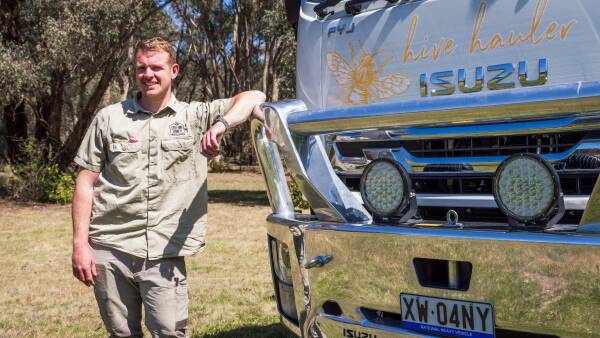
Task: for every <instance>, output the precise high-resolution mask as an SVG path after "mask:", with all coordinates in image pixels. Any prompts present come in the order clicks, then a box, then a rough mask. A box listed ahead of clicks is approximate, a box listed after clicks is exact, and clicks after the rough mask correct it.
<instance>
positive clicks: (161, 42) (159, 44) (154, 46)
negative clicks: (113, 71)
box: [135, 36, 175, 64]
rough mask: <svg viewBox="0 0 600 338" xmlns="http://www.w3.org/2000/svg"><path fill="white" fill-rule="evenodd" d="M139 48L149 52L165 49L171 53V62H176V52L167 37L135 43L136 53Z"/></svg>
mask: <svg viewBox="0 0 600 338" xmlns="http://www.w3.org/2000/svg"><path fill="white" fill-rule="evenodd" d="M139 50H143V51H147V52H157V51H163V52H165V53H167V54H169V63H170V64H174V63H175V52H174V51H173V46H171V43H170V42H169V41H168V40H167V39H165V38H162V37H160V36H156V37H153V38H150V39H146V40H142V41H140V42H138V43H137V45H135V53H136V54H137V52H138V51H139Z"/></svg>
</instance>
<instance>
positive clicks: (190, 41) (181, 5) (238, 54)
mask: <svg viewBox="0 0 600 338" xmlns="http://www.w3.org/2000/svg"><path fill="white" fill-rule="evenodd" d="M173 16H174V18H175V21H176V23H177V26H178V27H177V30H178V33H177V36H176V37H175V38H176V40H177V54H178V55H177V58H178V62H179V63H180V65H181V69H182V73H181V75H182V76H181V77H180V78H179V79H178V80H177V82H176V83H175V88H176V91H177V96H178V97H180V98H183V99H185V100H190V99H199V100H212V99H215V98H219V97H230V96H232V95H234V94H235V93H237V92H239V91H243V90H248V89H261V90H262V91H264V92H265V93H266V94H267V97H268V99H269V100H272V101H276V100H279V99H280V98H285V97H288V98H289V97H293V96H294V92H293V88H294V82H295V76H294V70H295V66H294V64H295V61H294V60H295V41H294V40H295V38H294V30H293V28H292V27H291V26H290V25H289V24H288V23H287V21H286V18H285V12H284V7H283V1H281V0H265V1H260V0H204V1H194V0H176V1H174V2H173ZM248 140H249V127H248V125H244V126H242V127H241V128H236V129H235V130H234V131H233V132H232V133H231V134H229V135H228V136H227V137H226V138H225V155H226V156H227V157H229V158H231V157H237V158H238V160H240V161H242V162H252V161H253V157H252V155H253V154H254V152H253V151H252V149H251V146H250V144H249V142H248Z"/></svg>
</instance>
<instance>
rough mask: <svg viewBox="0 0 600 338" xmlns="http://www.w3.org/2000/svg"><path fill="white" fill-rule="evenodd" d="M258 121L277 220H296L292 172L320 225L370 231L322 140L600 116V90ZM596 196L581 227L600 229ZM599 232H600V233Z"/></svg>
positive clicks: (273, 110) (279, 110) (257, 141)
mask: <svg viewBox="0 0 600 338" xmlns="http://www.w3.org/2000/svg"><path fill="white" fill-rule="evenodd" d="M262 110H263V113H262V116H255V117H254V119H253V121H252V136H253V140H254V146H255V149H256V152H257V154H258V157H259V161H260V165H261V168H262V169H263V175H264V177H265V181H266V182H267V190H268V195H269V200H270V203H271V207H272V208H273V213H274V214H276V215H279V216H284V215H288V216H291V215H293V204H292V202H291V198H290V197H289V190H288V187H287V184H286V180H285V175H284V172H285V169H284V166H283V163H285V164H286V167H287V170H288V171H289V173H290V175H291V176H292V177H294V179H295V180H296V182H297V183H298V185H299V188H300V190H301V191H302V193H303V194H304V196H305V197H306V198H307V200H308V202H309V204H310V206H311V208H312V210H313V211H314V212H315V214H316V217H317V218H318V219H319V220H320V221H325V222H335V223H340V222H343V223H355V224H369V223H371V222H372V217H371V215H370V214H369V213H368V212H367V210H366V209H365V208H364V207H363V206H362V201H361V200H360V199H358V198H357V197H356V196H354V195H353V193H352V192H350V191H349V190H348V188H347V187H346V186H345V185H344V184H343V183H342V182H341V181H340V180H339V179H338V177H337V175H336V174H335V172H334V170H333V169H332V166H331V163H330V160H329V158H328V156H327V153H326V151H325V147H324V142H323V139H322V138H321V135H323V134H327V133H334V132H348V131H362V130H373V129H381V130H382V129H387V128H398V127H407V126H429V127H435V126H439V125H449V124H451V125H472V124H482V123H499V122H502V121H509V120H510V121H515V120H520V121H528V120H539V119H548V118H558V117H564V116H590V115H594V114H598V112H599V111H600V82H597V81H595V82H577V83H572V84H561V85H554V86H545V87H531V88H519V89H518V90H504V91H491V92H480V93H476V94H472V95H456V96H448V97H433V98H423V99H422V100H410V101H405V102H386V103H378V104H372V105H368V106H358V107H348V108H336V109H325V110H319V111H309V110H307V108H306V106H305V105H304V103H303V102H302V101H300V100H291V101H282V102H279V103H267V104H263V106H262ZM597 190H599V188H598V184H596V188H595V189H594V193H593V194H592V195H591V196H590V198H589V201H588V205H587V208H586V211H585V213H584V216H583V217H582V220H581V223H580V224H581V225H586V226H585V227H580V228H581V229H580V230H582V231H583V229H587V230H585V231H595V230H590V229H596V224H599V225H598V227H599V228H600V212H595V211H593V210H600V193H595V192H596V191H597ZM599 231H600V230H599Z"/></svg>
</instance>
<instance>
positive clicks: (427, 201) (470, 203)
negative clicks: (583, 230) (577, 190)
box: [353, 191, 590, 210]
mask: <svg viewBox="0 0 600 338" xmlns="http://www.w3.org/2000/svg"><path fill="white" fill-rule="evenodd" d="M353 194H354V196H355V197H356V198H361V195H360V192H358V191H353ZM589 198H590V197H589V196H584V195H569V196H565V209H567V210H585V207H586V206H587V203H588V200H589ZM417 204H418V205H419V206H420V207H441V208H490V209H496V208H498V205H497V204H496V201H495V200H494V196H493V195H477V194H460V195H459V194H417Z"/></svg>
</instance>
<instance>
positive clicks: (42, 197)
mask: <svg viewBox="0 0 600 338" xmlns="http://www.w3.org/2000/svg"><path fill="white" fill-rule="evenodd" d="M20 148H21V151H20V156H19V159H18V162H16V163H15V164H14V165H13V166H11V167H10V169H12V173H11V174H7V173H3V174H2V179H1V180H0V191H1V192H2V193H3V194H5V195H7V196H8V197H11V198H13V199H16V200H24V201H29V200H34V201H44V202H56V203H62V204H66V203H70V202H71V199H72V196H73V191H74V189H75V174H73V173H68V172H63V171H61V169H60V168H59V166H58V164H52V165H48V163H46V162H45V161H44V156H43V154H42V153H41V152H40V149H39V148H38V147H37V146H36V142H35V140H27V141H26V142H22V143H21V144H20Z"/></svg>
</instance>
